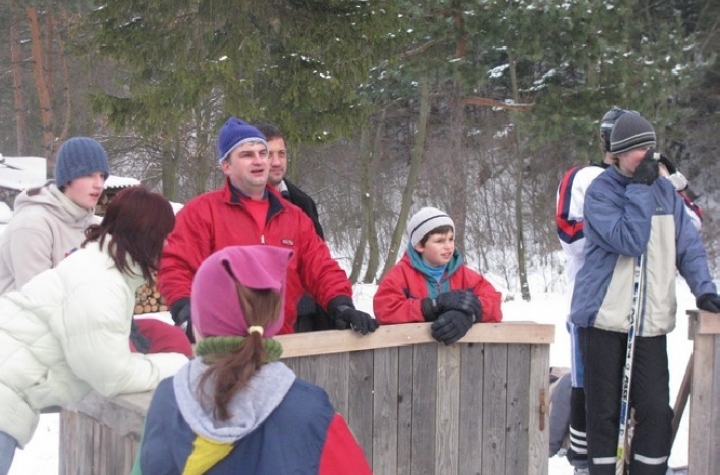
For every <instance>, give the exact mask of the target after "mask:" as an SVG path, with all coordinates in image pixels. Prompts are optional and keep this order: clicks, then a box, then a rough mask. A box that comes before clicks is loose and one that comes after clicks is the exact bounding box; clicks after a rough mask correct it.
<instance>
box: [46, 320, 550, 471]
mask: <svg viewBox="0 0 720 475" xmlns="http://www.w3.org/2000/svg"><path fill="white" fill-rule="evenodd" d="M429 325H430V324H427V323H422V324H406V325H388V326H381V327H380V328H379V329H378V330H377V331H376V332H375V333H374V334H372V335H367V336H359V335H357V334H355V333H353V332H351V331H326V332H317V333H303V334H296V335H285V336H281V337H278V338H277V339H278V340H280V341H281V342H282V345H283V350H284V351H283V361H284V362H285V363H286V364H287V365H288V366H289V367H291V368H292V369H293V370H294V371H295V373H296V374H297V376H298V377H300V378H303V379H306V380H308V381H312V382H314V383H316V384H318V385H320V386H322V387H323V388H325V390H326V391H327V392H328V394H329V395H330V399H331V400H332V402H333V404H334V405H335V409H336V410H337V411H338V412H339V413H341V414H342V415H343V416H344V417H345V419H346V420H347V421H348V424H349V425H350V427H351V429H352V431H353V433H354V434H355V437H356V438H357V439H358V441H359V442H360V444H361V445H362V446H363V448H364V450H365V454H366V456H367V458H368V461H369V462H370V464H371V466H372V468H373V472H374V473H375V474H376V475H401V474H407V475H416V474H436V475H466V474H480V475H503V474H505V475H521V474H528V475H547V471H548V427H547V414H546V406H547V388H548V371H549V345H550V344H551V343H552V342H553V339H554V326H553V325H540V324H535V323H524V322H512V323H501V324H480V325H474V326H473V327H472V328H471V329H470V331H469V332H468V334H467V335H466V336H465V337H464V338H463V339H462V340H461V341H460V342H458V343H456V344H454V345H450V346H446V345H442V344H438V343H437V342H436V341H435V340H433V339H432V338H431V336H430V329H429ZM151 397H152V394H151V393H142V394H130V395H124V396H119V397H115V398H110V399H106V398H102V397H100V396H98V395H97V394H91V395H90V396H89V397H87V398H86V399H84V400H83V401H82V402H81V403H79V404H76V405H74V406H73V407H69V408H67V409H65V410H63V411H62V413H61V427H60V430H61V437H60V440H61V442H60V474H61V475H71V474H72V475H75V474H82V475H93V474H103V475H105V474H126V473H129V471H130V468H131V466H132V461H133V459H134V456H135V451H136V450H137V444H138V442H139V439H140V435H141V432H142V425H143V419H144V416H145V413H146V411H147V407H148V405H149V402H150V398H151Z"/></svg>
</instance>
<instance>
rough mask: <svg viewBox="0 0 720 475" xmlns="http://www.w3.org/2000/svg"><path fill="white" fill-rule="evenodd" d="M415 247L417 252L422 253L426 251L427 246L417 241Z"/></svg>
mask: <svg viewBox="0 0 720 475" xmlns="http://www.w3.org/2000/svg"><path fill="white" fill-rule="evenodd" d="M413 249H415V250H416V251H417V252H419V253H420V254H422V253H423V252H424V251H425V246H424V245H422V244H420V243H417V244H415V245H414V246H413Z"/></svg>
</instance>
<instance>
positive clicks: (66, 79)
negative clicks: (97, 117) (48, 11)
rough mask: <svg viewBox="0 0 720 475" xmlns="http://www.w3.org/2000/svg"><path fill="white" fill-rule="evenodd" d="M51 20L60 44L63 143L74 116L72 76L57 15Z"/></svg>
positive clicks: (61, 135)
mask: <svg viewBox="0 0 720 475" xmlns="http://www.w3.org/2000/svg"><path fill="white" fill-rule="evenodd" d="M50 18H51V22H50V23H49V25H50V27H51V28H52V32H53V34H54V35H55V37H56V38H57V45H58V53H57V55H58V61H59V62H60V74H61V79H62V88H63V90H62V95H63V99H64V101H65V109H64V112H63V114H64V116H63V120H62V124H63V125H62V130H61V132H60V134H59V135H58V142H60V143H62V142H64V141H65V140H66V139H67V136H68V134H69V133H70V122H71V117H72V103H71V101H70V76H69V74H68V68H67V58H66V57H65V50H64V45H63V41H62V38H61V37H60V35H58V34H57V21H56V20H55V16H51V17H50Z"/></svg>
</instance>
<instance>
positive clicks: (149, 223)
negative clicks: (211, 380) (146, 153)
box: [0, 187, 187, 475]
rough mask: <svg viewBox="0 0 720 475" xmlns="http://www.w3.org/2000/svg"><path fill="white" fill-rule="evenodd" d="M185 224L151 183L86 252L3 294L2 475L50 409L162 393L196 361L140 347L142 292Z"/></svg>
mask: <svg viewBox="0 0 720 475" xmlns="http://www.w3.org/2000/svg"><path fill="white" fill-rule="evenodd" d="M174 223H175V217H174V214H173V210H172V207H171V205H170V203H169V202H168V201H167V200H166V199H165V198H163V197H162V196H161V195H159V194H157V193H152V192H149V191H147V190H146V189H144V188H142V187H133V188H128V189H126V190H123V191H122V192H120V193H119V194H118V195H117V196H116V197H115V199H114V200H113V201H112V202H111V203H110V205H109V206H108V210H107V213H106V215H105V217H104V219H103V221H102V223H101V224H99V225H94V226H91V227H90V228H88V230H87V232H86V237H87V239H86V241H85V243H84V244H83V246H82V248H81V249H79V250H77V251H75V252H73V253H72V254H70V255H69V256H68V257H67V258H65V259H64V260H63V261H62V262H60V263H59V264H58V266H57V267H55V268H53V269H50V270H47V271H45V272H43V273H41V274H39V275H37V276H36V277H34V278H33V279H32V280H31V281H30V282H28V283H27V284H26V285H25V286H23V288H22V289H21V290H19V291H16V292H11V293H8V294H5V295H4V296H2V297H0V407H2V410H1V411H0V475H5V474H7V473H8V471H9V469H10V465H11V464H12V459H13V457H14V453H15V448H16V447H21V448H22V447H23V446H24V445H25V444H27V443H28V442H29V441H30V439H31V437H32V435H33V432H34V430H35V428H36V427H37V423H38V417H39V413H40V411H41V409H43V408H44V407H48V406H53V405H63V404H66V403H68V402H70V401H76V400H79V399H80V398H82V397H83V396H84V395H85V394H86V393H88V392H89V391H90V390H91V389H94V390H95V391H97V392H99V393H100V394H102V395H105V396H113V395H117V394H121V393H130V392H138V391H147V390H150V389H153V388H154V387H155V386H156V385H157V384H158V383H159V382H160V380H162V379H163V378H166V377H169V376H171V375H173V374H175V372H176V371H177V370H178V369H179V368H180V367H181V366H182V365H183V364H184V363H185V362H186V361H187V357H185V356H184V355H182V354H179V353H155V354H142V353H133V352H131V351H130V346H129V344H128V335H129V334H130V325H131V322H132V314H133V307H134V305H135V291H136V290H137V288H138V287H140V286H141V285H142V284H143V283H145V282H147V281H149V282H152V281H153V274H154V272H155V271H156V270H157V265H158V262H159V258H160V253H161V251H162V247H163V244H164V242H165V238H166V237H167V235H168V234H169V233H170V231H171V230H172V228H173V226H174Z"/></svg>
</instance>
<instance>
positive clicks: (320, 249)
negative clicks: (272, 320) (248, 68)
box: [158, 117, 377, 339]
mask: <svg viewBox="0 0 720 475" xmlns="http://www.w3.org/2000/svg"><path fill="white" fill-rule="evenodd" d="M218 163H219V165H220V168H221V169H222V171H223V173H224V174H225V176H226V177H227V179H226V180H225V185H224V187H223V188H221V189H219V190H215V191H211V192H208V193H205V194H203V195H200V196H198V197H196V198H194V199H192V200H190V201H189V202H188V203H187V204H186V205H185V206H184V207H183V209H182V210H181V211H180V212H179V213H178V215H177V221H176V223H175V229H174V230H173V232H172V233H171V234H170V236H169V237H168V244H167V245H166V246H165V249H164V251H163V257H162V260H161V262H160V272H159V273H158V289H159V290H160V293H161V294H162V295H163V297H165V299H166V301H167V302H168V303H169V304H170V311H171V314H172V317H173V320H174V321H175V323H176V324H178V325H183V326H186V330H187V332H188V336H189V337H190V338H191V339H192V334H191V328H192V326H191V325H189V323H190V320H191V318H192V315H191V312H190V308H191V307H190V287H191V284H192V280H193V277H194V275H195V273H196V272H197V269H198V268H199V267H200V264H201V263H202V262H203V261H204V260H205V259H206V258H207V257H208V256H209V255H210V254H212V253H213V252H215V251H217V250H219V249H222V248H224V247H227V246H233V245H252V244H265V245H270V246H278V247H281V248H285V249H291V250H292V251H293V257H292V260H291V262H290V265H289V267H288V276H287V277H288V280H287V294H286V295H287V298H286V299H285V320H284V322H283V326H282V329H281V330H280V333H281V334H282V333H293V332H294V326H295V320H296V318H297V314H296V313H297V312H296V305H297V302H298V300H299V299H300V297H301V296H302V294H303V293H304V292H305V291H307V292H308V293H309V294H310V295H311V296H312V297H313V298H314V299H315V301H317V302H318V303H319V304H320V305H321V306H322V307H323V308H325V309H326V310H327V311H328V313H329V314H330V316H331V317H332V319H333V322H334V323H335V326H336V327H337V328H339V329H344V328H351V329H353V330H354V331H356V332H358V333H361V334H363V335H364V334H366V333H368V332H373V331H375V329H376V328H377V322H376V321H375V319H373V318H372V317H371V316H370V315H368V314H367V313H365V312H361V311H359V310H357V309H355V306H354V305H353V301H352V285H351V283H350V281H349V280H348V278H347V275H346V274H345V272H344V271H343V270H342V269H341V268H340V266H339V265H338V264H337V262H335V260H334V259H333V258H332V256H331V255H330V250H329V248H328V247H327V245H326V244H325V242H324V241H323V240H322V239H321V238H320V237H319V236H318V235H317V233H316V232H315V226H314V225H313V222H312V220H310V218H308V216H307V215H306V214H305V213H303V212H302V210H300V208H297V207H296V206H294V205H292V204H290V203H288V202H287V201H285V200H284V199H282V197H281V195H280V192H279V191H278V190H276V189H275V188H274V187H272V186H270V185H269V184H268V174H269V169H270V159H269V155H268V144H267V140H266V138H265V136H264V135H263V134H262V133H261V132H260V131H259V130H258V129H257V128H256V127H254V126H252V125H250V124H247V123H245V122H243V121H242V120H240V119H237V118H235V117H231V118H229V119H228V120H227V122H225V124H224V125H223V126H222V128H221V129H220V133H219V136H218Z"/></svg>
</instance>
